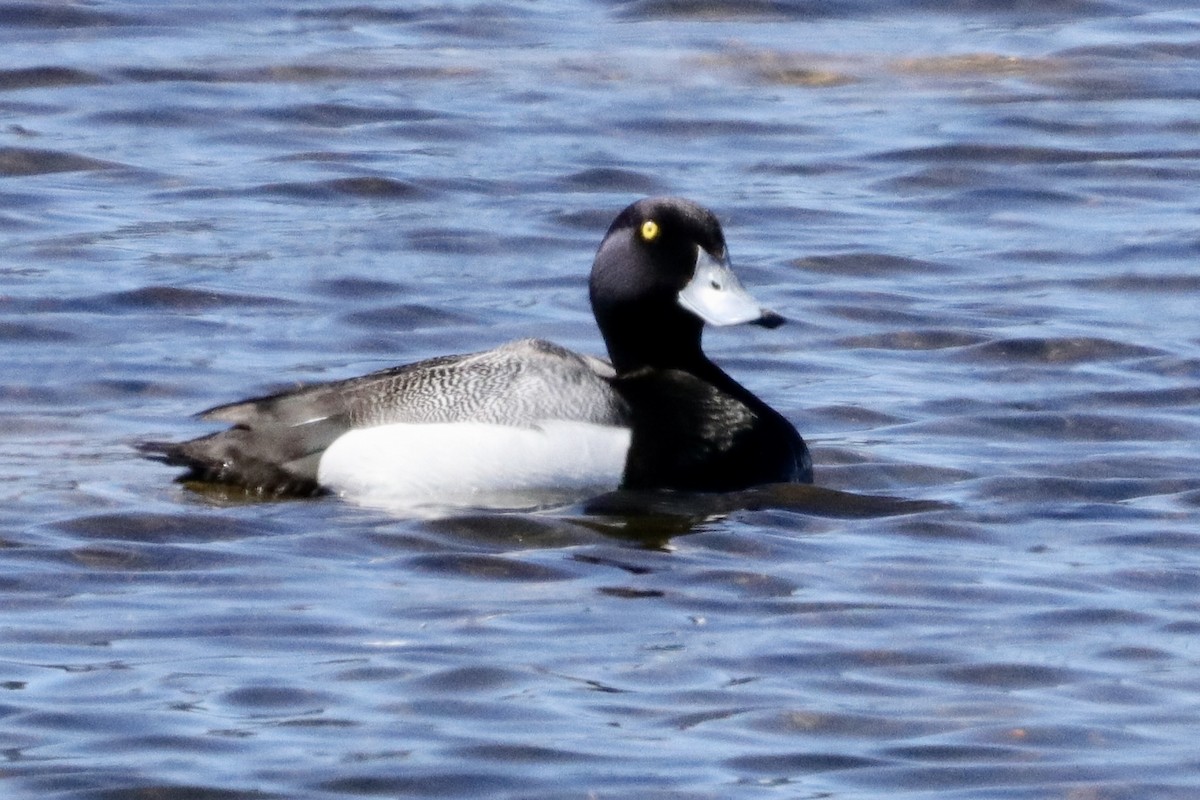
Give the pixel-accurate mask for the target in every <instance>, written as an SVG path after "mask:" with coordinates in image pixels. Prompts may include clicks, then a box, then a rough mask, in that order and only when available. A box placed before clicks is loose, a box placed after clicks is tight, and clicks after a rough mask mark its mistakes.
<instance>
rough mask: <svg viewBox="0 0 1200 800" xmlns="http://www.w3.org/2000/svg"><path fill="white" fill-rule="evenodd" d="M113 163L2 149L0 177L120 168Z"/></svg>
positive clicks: (41, 151) (50, 153)
mask: <svg viewBox="0 0 1200 800" xmlns="http://www.w3.org/2000/svg"><path fill="white" fill-rule="evenodd" d="M119 166H120V165H119V164H115V163H113V162H111V161H101V160H99V159H95V158H88V157H86V156H80V155H75V154H74V153H62V152H59V151H57V150H34V149H31V148H26V147H0V175H6V176H8V177H19V176H28V175H49V174H51V173H55V172H90V171H93V170H104V169H113V168H115V167H119Z"/></svg>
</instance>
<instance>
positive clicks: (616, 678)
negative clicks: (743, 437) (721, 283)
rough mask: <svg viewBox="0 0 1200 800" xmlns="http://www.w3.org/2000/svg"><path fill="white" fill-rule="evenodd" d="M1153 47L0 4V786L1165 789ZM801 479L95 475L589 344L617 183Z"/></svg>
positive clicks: (1183, 212) (1179, 540) (1179, 411)
mask: <svg viewBox="0 0 1200 800" xmlns="http://www.w3.org/2000/svg"><path fill="white" fill-rule="evenodd" d="M1197 30H1200V16H1198V15H1197V14H1196V13H1195V12H1193V11H1191V10H1188V9H1181V10H1163V9H1161V8H1159V7H1157V6H1155V5H1153V4H1150V3H1136V2H1135V3H1107V2H1095V3H1085V4H1080V3H1075V2H1071V3H1047V4H1042V5H1041V6H1039V7H1038V8H1037V9H1024V10H1022V11H1020V12H1019V13H1018V12H1014V11H1013V10H1011V4H1003V3H991V2H973V3H959V4H955V8H954V11H953V12H952V13H951V12H939V11H938V10H937V9H934V8H933V7H932V6H930V5H929V4H926V3H898V4H897V3H893V4H878V3H872V2H866V1H865V0H864V2H847V3H842V4H837V5H835V6H828V7H821V8H817V7H816V6H814V5H813V4H805V3H788V2H784V3H702V4H687V3H675V2H584V1H583V0H579V2H575V1H574V0H571V2H561V3H557V4H554V5H553V6H546V7H540V6H530V5H527V4H518V3H506V2H501V3H497V4H491V5H488V6H486V7H485V6H479V5H459V4H453V3H444V4H440V5H439V4H430V5H426V6H423V7H420V8H409V7H399V6H398V7H395V8H391V7H387V6H369V5H361V4H359V5H332V6H331V5H329V4H324V3H322V4H315V3H302V4H299V5H294V6H289V7H286V8H274V7H272V8H268V7H266V6H263V5H261V4H255V3H239V4H233V3H218V4H215V5H209V6H204V7H195V8H187V9H182V8H177V7H175V6H174V5H171V4H155V3H137V4H130V3H120V2H114V3H100V4H92V5H70V4H67V5H63V4H43V5H32V4H20V3H10V4H0V40H2V42H3V48H4V52H5V60H4V63H3V65H0V231H2V232H3V233H4V235H5V237H6V238H5V242H6V245H7V246H6V248H5V255H4V258H3V259H0V345H2V347H0V478H3V481H2V482H0V498H2V499H3V502H2V503H0V601H2V602H0V609H2V610H0V622H2V624H3V629H4V639H5V642H6V648H5V650H4V658H3V659H0V688H2V689H3V690H4V694H3V697H2V700H3V702H2V703H0V714H2V715H3V718H4V722H5V725H4V728H3V732H2V733H0V747H3V751H4V753H5V756H6V759H5V771H4V781H5V783H6V785H7V786H11V787H13V790H15V791H16V792H17V794H19V795H22V796H24V795H30V796H33V795H37V796H39V797H41V796H46V797H63V798H108V797H150V796H155V797H163V798H180V799H182V798H191V797H200V796H204V797H208V796H212V797H227V798H251V797H256V798H257V797H288V798H294V797H338V796H345V795H357V796H362V795H367V796H372V795H373V796H388V797H392V796H407V795H415V796H442V797H445V796H461V797H479V796H488V797H496V796H501V797H521V798H537V797H563V796H580V797H583V796H590V795H595V796H599V797H605V796H613V797H615V796H627V795H637V796H639V797H654V796H664V797H666V796H670V797H681V796H687V797H691V796H698V797H700V796H703V797H712V796H720V797H734V796H736V797H740V796H747V797H749V796H755V797H757V796H761V795H762V794H763V793H764V792H768V793H772V794H778V793H781V792H782V793H783V794H785V795H786V796H789V797H792V796H795V797H821V796H829V797H868V796H870V797H875V796H878V795H880V794H884V793H886V794H888V795H897V796H904V797H913V798H917V797H920V798H933V797H937V798H966V797H998V796H1003V797H1008V798H1024V797H1029V798H1035V797H1036V798H1044V797H1071V798H1105V799H1106V800H1108V799H1109V798H1126V797H1128V798H1135V797H1136V798H1144V797H1154V798H1191V797H1193V796H1194V795H1195V794H1196V792H1197V779H1196V770H1195V766H1194V765H1195V755H1194V752H1193V751H1194V749H1195V748H1194V741H1195V739H1196V735H1197V733H1198V732H1200V731H1198V730H1197V724H1196V719H1197V717H1198V714H1197V708H1196V706H1197V702H1196V691H1195V686H1194V684H1195V677H1194V676H1195V672H1196V671H1195V668H1194V666H1195V665H1194V658H1193V657H1192V652H1193V650H1194V645H1193V640H1194V637H1195V635H1196V633H1197V623H1196V621H1195V616H1196V613H1195V612H1196V603H1195V597H1196V593H1197V591H1198V590H1200V578H1198V577H1197V576H1198V575H1200V560H1198V558H1197V553H1200V534H1198V533H1197V531H1196V527H1197V526H1196V521H1197V513H1198V512H1197V509H1198V508H1200V479H1198V478H1197V475H1198V474H1200V468H1198V467H1200V464H1198V462H1197V456H1196V453H1195V447H1194V442H1195V441H1196V440H1197V438H1198V433H1200V425H1198V420H1197V416H1196V406H1197V399H1198V398H1200V336H1198V335H1197V330H1200V325H1198V324H1197V322H1198V316H1197V312H1196V308H1197V303H1196V298H1195V294H1196V291H1197V289H1198V288H1200V281H1198V279H1197V278H1196V275H1195V260H1196V252H1197V244H1198V242H1200V238H1198V236H1197V233H1196V224H1195V223H1196V216H1195V214H1196V208H1198V207H1200V194H1198V190H1197V189H1196V186H1197V185H1198V182H1197V177H1200V147H1197V145H1196V143H1195V134H1196V132H1197V130H1198V129H1200V121H1198V119H1197V114H1196V111H1195V108H1194V103H1195V100H1196V99H1197V94H1196V86H1197V85H1200V81H1198V77H1200V76H1198V58H1200V49H1198V48H1197V46H1196V40H1197V36H1196V31H1197ZM667 192H669V193H675V194H682V195H686V196H690V197H694V198H695V199H697V200H699V201H701V202H703V203H705V204H706V205H709V206H711V207H712V208H714V209H715V210H716V211H717V212H718V213H719V214H720V215H721V216H722V218H723V219H724V220H725V222H726V232H727V235H728V238H729V240H730V247H731V250H732V253H733V258H734V261H735V263H736V264H737V266H738V269H739V273H740V274H741V275H742V276H743V278H744V280H745V282H746V283H747V284H750V285H752V286H753V287H754V291H755V294H756V296H758V297H759V298H760V299H762V300H763V301H764V302H765V303H767V304H768V305H769V306H771V307H773V308H776V309H778V310H780V311H781V312H784V313H785V314H786V315H787V316H788V317H789V318H790V319H791V320H792V321H793V324H791V325H789V326H785V327H783V328H781V329H779V330H776V331H759V330H753V331H740V330H739V331H713V332H711V333H710V334H709V336H708V340H707V342H706V346H707V348H708V350H709V351H710V352H711V353H712V354H713V356H714V357H715V358H716V359H717V360H719V361H720V363H721V364H722V365H723V366H724V367H726V368H727V369H728V370H729V371H730V372H731V373H732V374H733V375H735V376H736V377H737V378H738V379H739V380H741V381H743V382H744V383H746V384H747V385H748V386H750V387H751V388H752V389H753V390H754V391H756V392H757V393H758V394H760V395H761V396H762V397H764V398H765V399H767V400H768V401H769V402H770V403H771V404H772V405H774V406H776V407H777V408H779V409H780V410H781V411H783V412H784V413H785V414H786V415H787V416H788V417H789V418H791V419H792V420H794V421H795V422H796V424H797V427H798V428H799V429H800V430H801V431H802V432H803V433H804V435H805V437H806V438H807V439H808V440H809V441H810V443H811V444H812V445H813V450H814V458H815V461H816V468H817V485H816V486H815V487H764V488H762V489H757V490H754V491H751V492H746V493H738V494H735V495H730V496H721V497H704V496H701V497H695V496H677V495H658V496H653V495H652V496H646V495H637V494H623V493H618V494H615V495H609V496H605V497H602V498H597V499H594V500H593V501H591V502H589V503H582V504H578V505H573V506H569V507H567V508H563V509H557V510H554V511H549V512H540V513H531V514H495V513H487V512H478V513H470V514H460V515H456V516H452V517H443V518H439V519H397V518H394V517H390V516H388V515H387V514H383V513H380V512H378V511H374V510H371V509H363V508H355V507H352V506H350V505H349V504H345V503H340V502H338V501H337V500H336V499H333V498H321V499H311V500H303V501H292V502H282V503H280V502H261V501H259V500H257V499H254V498H246V497H244V496H237V495H236V494H233V493H230V492H228V491H224V492H220V493H215V494H214V493H212V492H205V493H198V492H193V491H189V490H187V489H184V488H182V487H179V486H177V485H175V484H172V483H171V478H172V474H171V472H170V471H169V470H165V469H163V468H162V467H161V466H160V465H156V464H153V463H149V462H145V461H142V460H140V459H139V458H138V457H137V454H136V453H135V451H134V449H133V445H134V444H135V443H136V442H138V441H141V440H145V439H148V438H157V439H181V438H185V437H188V436H192V435H197V434H199V433H201V432H203V431H205V430H207V428H206V427H205V426H204V425H203V424H201V423H198V422H195V421H192V420H190V419H189V418H188V415H189V414H191V413H192V412H193V411H195V410H198V409H200V408H205V407H208V406H211V405H214V404H216V403H219V402H223V401H227V400H230V399H233V398H236V397H243V396H250V395H252V394H256V393H260V392H264V391H269V390H271V389H275V388H281V387H286V386H290V385H294V384H295V383H297V382H300V381H311V380H322V379H330V378H336V377H344V376H349V375H353V374H358V373H362V372H366V371H368V370H370V369H373V368H377V367H382V366H386V365H390V364H394V363H402V362H407V361H413V360H417V359H420V358H425V357H429V356H432V355H437V354H441V353H448V352H465V351H469V350H472V349H481V348H485V347H491V346H494V345H496V344H498V343H500V342H502V341H505V340H508V339H514V338H519V337H522V336H528V335H539V336H543V337H545V338H549V339H552V340H554V341H557V342H559V343H561V344H563V345H565V346H567V347H571V348H574V349H578V350H581V351H585V352H597V351H599V350H601V349H602V344H601V342H600V341H599V337H598V335H597V333H596V332H595V329H594V325H593V323H592V321H591V318H590V313H589V311H588V307H587V301H586V291H585V286H586V284H585V280H586V272H587V269H588V266H589V264H590V261H591V257H592V253H593V251H594V248H595V246H596V244H597V243H598V242H599V239H600V237H601V236H602V235H603V232H604V229H605V227H606V226H607V225H608V223H609V221H610V220H611V218H612V215H613V214H614V213H615V211H616V210H619V209H620V208H622V207H624V206H625V205H626V204H627V203H628V202H629V201H630V200H632V199H633V198H634V197H636V196H638V195H643V194H653V193H667Z"/></svg>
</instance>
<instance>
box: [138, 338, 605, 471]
mask: <svg viewBox="0 0 1200 800" xmlns="http://www.w3.org/2000/svg"><path fill="white" fill-rule="evenodd" d="M611 373H612V370H611V367H609V366H608V365H607V364H606V363H605V362H602V361H600V360H599V359H594V358H590V357H588V356H583V355H579V354H577V353H573V352H571V351H570V350H566V349H564V348H561V347H559V346H557V345H554V344H551V343H549V342H544V341H541V340H536V339H525V340H521V341H517V342H511V343H509V344H506V345H503V346H501V347H498V348H496V349H494V350H488V351H485V352H482V353H469V354H464V355H453V356H443V357H439V358H433V359H428V360H426V361H419V362H416V363H414V364H407V365H404V366H400V367H393V368H390V369H385V370H380V371H378V372H373V373H370V374H368V375H363V376H362V377H358V378H351V379H349V380H343V381H334V382H330V383H321V384H315V385H313V386H308V387H302V388H299V389H295V390H291V391H286V392H280V393H277V394H272V395H267V396H264V397H256V398H252V399H249V400H243V401H240V402H237V403H230V404H228V405H222V406H217V407H215V408H211V409H209V410H207V411H204V412H202V413H201V414H200V418H201V419H204V420H211V421H217V422H226V423H229V424H231V425H232V426H233V427H231V428H229V429H228V430H224V431H220V432H218V433H214V434H209V435H208V436H203V437H200V438H198V439H192V440H191V441H187V442H182V443H178V444H161V443H150V444H146V445H144V446H142V448H141V449H142V451H143V452H144V453H146V454H147V455H149V456H151V457H153V458H157V459H158V460H161V461H165V462H166V463H168V464H173V465H176V466H182V467H186V468H187V469H188V473H187V474H185V475H184V476H183V477H182V478H181V480H192V481H204V482H215V483H226V484H235V485H238V486H243V487H246V488H248V489H251V490H254V491H256V492H261V493H264V494H278V495H309V494H315V493H319V492H320V491H321V487H320V485H319V484H318V482H317V469H318V466H319V463H320V460H321V454H322V453H323V452H324V451H325V449H326V448H327V447H328V446H329V445H330V444H331V443H332V442H333V441H334V440H335V439H337V438H338V437H339V436H341V435H342V434H344V433H345V432H346V431H348V430H350V429H352V428H370V427H374V426H378V425H391V424H397V423H439V422H441V423H453V422H465V421H470V422H484V423H493V424H499V425H515V426H524V427H534V426H536V425H538V423H539V422H543V421H546V420H572V421H581V422H594V423H597V424H608V425H619V424H623V423H624V421H625V420H626V418H627V412H626V409H625V406H624V402H623V401H622V400H621V399H620V397H619V396H617V394H616V393H615V392H614V391H613V390H612V389H611V387H610V385H609V383H608V378H609V377H611Z"/></svg>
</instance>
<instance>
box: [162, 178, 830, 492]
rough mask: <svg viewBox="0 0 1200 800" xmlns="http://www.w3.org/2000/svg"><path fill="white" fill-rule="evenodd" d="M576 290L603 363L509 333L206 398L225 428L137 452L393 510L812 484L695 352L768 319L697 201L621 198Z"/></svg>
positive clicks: (793, 449) (254, 484) (763, 415)
mask: <svg viewBox="0 0 1200 800" xmlns="http://www.w3.org/2000/svg"><path fill="white" fill-rule="evenodd" d="M589 294H590V298H591V304H592V310H593V313H594V314H595V318H596V323H597V325H598V326H599V328H600V333H601V334H602V335H603V337H604V342H605V345H606V346H607V349H608V355H609V359H610V360H609V361H604V360H601V359H599V358H595V357H592V356H588V355H582V354H578V353H574V352H572V351H570V350H567V349H565V348H562V347H559V346H558V345H555V344H552V343H550V342H547V341H543V340H540V339H523V340H520V341H515V342H510V343H508V344H504V345H501V346H500V347H497V348H494V349H492V350H486V351H483V352H478V353H469V354H462V355H450V356H442V357H439V358H432V359H428V360H425V361H419V362H416V363H413V364H408V365H405V366H399V367H393V368H390V369H384V370H381V371H378V372H373V373H370V374H368V375H364V376H362V377H358V378H351V379H349V380H341V381H334V382H329V383H319V384H315V385H311V386H307V387H304V388H300V389H297V390H294V391H287V392H282V393H280V394H274V395H269V396H265V397H257V398H252V399H249V400H243V401H241V402H237V403H231V404H229V405H222V406H218V407H216V408H212V409H209V410H208V411H205V412H202V413H201V414H200V418H201V419H205V420H211V421H217V422H225V423H229V424H230V425H232V427H231V428H228V429H226V430H223V431H220V432H218V433H213V434H210V435H207V436H203V437H200V438H197V439H192V440H191V441H186V442H182V443H151V444H147V445H145V446H144V447H143V449H144V450H145V451H146V452H147V453H148V454H149V455H151V456H152V457H154V458H157V459H159V460H161V461H165V462H166V463H168V464H172V465H177V466H182V467H186V468H187V470H188V472H187V473H186V474H185V475H183V476H182V477H181V478H180V480H181V481H201V482H214V483H223V484H233V485H236V486H240V487H244V488H246V489H249V490H251V491H254V492H257V493H260V494H264V495H281V496H282V495H311V494H320V493H328V492H332V493H336V494H340V495H344V496H346V497H348V498H351V499H356V500H359V501H361V502H364V503H366V504H370V505H387V506H402V507H419V506H424V505H430V506H488V507H496V506H511V507H519V506H524V505H528V504H531V503H532V504H535V505H544V504H548V503H552V502H558V501H561V500H566V499H569V498H573V499H582V498H584V497H586V496H588V495H589V494H600V493H603V492H606V491H610V490H613V489H617V488H623V489H635V490H655V489H671V490H681V491H695V492H724V491H733V490H738V489H744V488H748V487H751V486H756V485H760V484H765V483H781V482H793V483H811V482H812V459H811V458H810V456H809V452H808V448H807V447H806V446H805V444H804V440H803V439H802V438H801V436H800V434H799V433H797V432H796V429H795V428H794V427H793V426H792V424H791V423H790V422H788V421H787V419H785V418H784V417H783V416H782V415H780V414H779V413H778V412H776V411H775V410H774V409H772V408H771V407H770V406H768V405H767V404H766V403H764V402H763V401H762V400H760V399H759V398H758V397H756V396H755V395H754V394H752V393H751V392H750V391H749V390H747V389H746V388H745V387H743V386H741V385H740V384H739V383H737V382H736V381H734V380H733V378H731V377H729V376H728V375H727V374H726V373H725V372H723V371H722V370H721V369H720V368H719V367H717V366H716V365H715V364H714V363H713V362H712V361H710V360H709V359H708V357H707V356H705V355H704V352H703V350H702V349H701V342H700V340H701V333H702V329H703V326H704V325H705V323H707V324H710V325H737V324H743V323H750V324H756V325H761V326H764V327H767V328H774V327H776V326H778V325H780V324H782V322H783V318H782V317H780V316H779V315H778V314H776V313H774V312H772V311H769V310H766V309H764V308H762V307H761V306H759V305H758V304H757V303H756V302H755V301H754V299H753V298H752V297H751V296H750V295H749V293H747V292H746V290H745V289H744V288H743V287H742V286H741V284H740V283H739V281H738V280H737V278H736V276H735V275H734V273H733V271H732V269H731V267H730V263H729V258H728V253H727V250H726V246H725V237H724V233H723V232H722V230H721V226H720V223H719V222H718V221H717V218H716V216H715V215H714V214H713V213H712V212H711V211H709V210H708V209H706V208H703V207H701V206H699V205H697V204H695V203H693V202H691V201H688V200H684V199H681V198H672V197H656V198H647V199H643V200H640V201H638V202H636V203H634V204H632V205H630V206H629V207H628V208H626V209H625V210H624V211H622V212H621V213H620V214H619V215H618V216H617V218H616V220H614V221H613V223H612V225H611V226H610V227H609V229H608V232H607V234H606V235H605V237H604V240H603V241H602V242H601V244H600V249H599V251H598V252H597V254H596V258H595V262H594V263H593V266H592V272H591V278H590V281H589ZM530 498H536V499H535V500H533V501H531V500H530Z"/></svg>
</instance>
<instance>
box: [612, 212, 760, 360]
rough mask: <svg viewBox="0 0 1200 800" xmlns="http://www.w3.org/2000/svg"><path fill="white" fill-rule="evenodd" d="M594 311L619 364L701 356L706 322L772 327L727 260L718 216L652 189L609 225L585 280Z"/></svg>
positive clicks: (723, 236) (700, 358)
mask: <svg viewBox="0 0 1200 800" xmlns="http://www.w3.org/2000/svg"><path fill="white" fill-rule="evenodd" d="M589 290H590V295H591V300H592V311H593V313H594V314H595V315H596V323H597V324H598V325H599V326H600V332H601V333H602V334H603V335H604V340H605V343H606V344H607V345H608V352H609V356H610V357H611V358H612V360H613V364H614V366H616V368H617V371H618V372H622V373H623V372H628V371H630V370H634V369H637V368H639V367H643V366H651V367H662V368H679V369H690V368H692V367H693V366H695V365H698V364H700V363H706V359H705V358H704V355H703V353H702V352H701V349H700V336H701V331H702V329H703V327H704V323H705V322H708V323H710V324H714V325H733V324H738V323H747V322H749V323H756V324H759V325H764V326H766V327H776V326H777V325H779V324H781V323H782V322H783V318H782V317H780V316H779V315H778V314H775V313H774V312H771V311H767V310H766V309H763V308H761V307H760V306H759V305H758V304H757V303H756V302H754V300H753V298H751V297H750V295H749V294H748V293H747V292H746V290H745V289H743V288H742V286H741V284H740V283H739V282H738V280H737V278H736V277H735V276H734V274H733V271H732V270H731V269H730V267H729V256H728V253H727V251H726V247H725V234H724V233H723V232H722V231H721V224H720V222H718V221H717V218H716V216H715V215H714V214H713V213H712V212H711V211H709V210H708V209H706V208H704V207H702V206H699V205H696V204H695V203H693V202H691V201H690V200H684V199H681V198H676V197H651V198H647V199H644V200H639V201H638V202H636V203H634V204H633V205H631V206H629V207H628V208H626V209H625V210H624V211H622V212H621V213H620V214H619V215H618V216H617V218H616V220H614V221H613V224H612V225H611V226H610V227H609V229H608V233H607V234H606V235H605V237H604V241H603V242H601V244H600V250H599V251H598V252H597V253H596V260H595V262H594V263H593V265H592V275H591V280H590V282H589Z"/></svg>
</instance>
